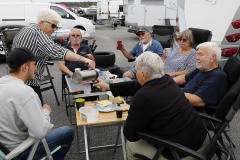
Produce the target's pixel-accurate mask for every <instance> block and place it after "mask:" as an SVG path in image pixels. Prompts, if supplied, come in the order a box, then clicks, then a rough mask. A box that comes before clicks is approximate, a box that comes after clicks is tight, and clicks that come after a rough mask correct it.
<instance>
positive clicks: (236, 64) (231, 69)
mask: <svg viewBox="0 0 240 160" xmlns="http://www.w3.org/2000/svg"><path fill="white" fill-rule="evenodd" d="M223 70H224V72H225V73H226V74H227V76H228V84H229V88H230V87H231V86H232V85H233V84H234V83H235V82H236V81H237V79H238V77H239V74H240V61H239V59H238V58H237V57H229V59H228V60H227V62H226V64H225V65H224V67H223Z"/></svg>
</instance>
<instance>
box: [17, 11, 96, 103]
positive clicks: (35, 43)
mask: <svg viewBox="0 0 240 160" xmlns="http://www.w3.org/2000/svg"><path fill="white" fill-rule="evenodd" d="M37 21H38V22H37V25H33V26H30V27H25V28H23V29H22V30H21V31H20V32H19V33H18V34H17V35H16V36H15V37H14V40H13V49H14V48H20V47H26V48H28V49H29V50H31V51H32V52H33V53H34V54H35V55H44V56H45V58H44V59H42V60H40V61H38V62H37V69H36V72H37V74H36V76H35V78H34V79H33V80H32V81H28V82H27V84H28V85H29V86H31V87H32V88H33V89H34V91H35V92H36V93H37V94H38V95H39V98H40V99H41V102H42V103H43V99H42V94H41V90H40V85H41V80H42V79H43V72H44V62H45V61H46V58H47V57H51V58H53V59H59V60H69V61H81V62H84V63H87V64H88V66H89V67H90V68H95V62H94V61H92V60H90V59H87V58H85V57H83V56H80V55H77V54H75V53H74V52H72V51H70V50H68V49H66V48H63V47H61V46H59V45H58V44H56V43H54V42H53V40H52V39H51V37H50V36H51V35H52V33H53V32H54V31H55V30H57V29H58V23H59V22H60V21H61V16H60V15H59V14H58V13H57V12H55V11H53V10H51V9H46V8H45V9H42V10H40V11H39V13H38V15H37Z"/></svg>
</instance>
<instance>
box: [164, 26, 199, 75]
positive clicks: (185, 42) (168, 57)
mask: <svg viewBox="0 0 240 160" xmlns="http://www.w3.org/2000/svg"><path fill="white" fill-rule="evenodd" d="M178 43H179V47H177V48H175V49H172V50H171V49H167V48H165V49H164V55H163V57H162V59H163V60H164V66H165V67H164V72H165V73H167V74H168V75H170V76H173V77H175V76H178V75H182V74H188V73H189V72H191V71H193V70H194V69H196V50H195V49H194V48H193V47H192V46H193V44H194V39H193V34H192V31H191V30H185V31H183V32H182V33H181V34H180V36H179V38H178Z"/></svg>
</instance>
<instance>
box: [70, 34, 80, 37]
mask: <svg viewBox="0 0 240 160" xmlns="http://www.w3.org/2000/svg"><path fill="white" fill-rule="evenodd" d="M71 36H72V37H80V36H81V35H80V34H72V35H71Z"/></svg>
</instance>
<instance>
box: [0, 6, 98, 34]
mask: <svg viewBox="0 0 240 160" xmlns="http://www.w3.org/2000/svg"><path fill="white" fill-rule="evenodd" d="M42 8H49V9H52V10H55V11H56V12H57V13H58V14H59V15H60V16H61V17H62V20H61V22H60V23H59V24H58V26H59V27H61V28H68V29H70V28H73V27H76V26H77V27H78V28H80V29H82V30H85V31H86V33H87V34H89V35H91V34H92V33H94V32H95V26H94V25H93V24H92V22H91V21H90V20H88V19H86V18H83V17H78V16H77V15H76V14H75V13H73V12H71V11H70V10H68V9H66V8H64V7H62V6H60V5H58V4H53V3H37V2H36V3H31V2H12V3H7V2H5V3H3V2H0V25H1V26H2V25H9V24H13V25H16V24H17V25H32V24H36V22H37V19H36V16H37V13H38V12H39V10H40V9H42Z"/></svg>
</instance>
